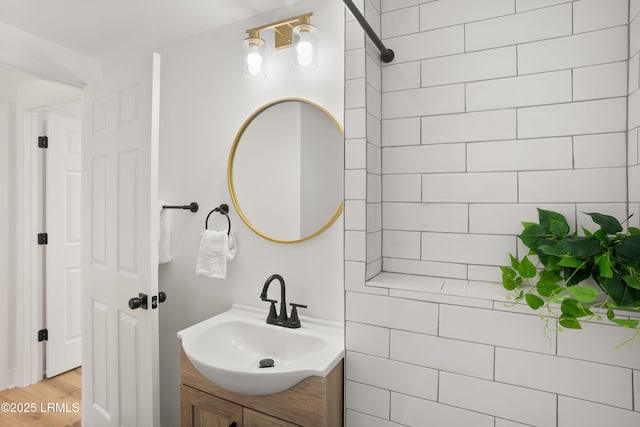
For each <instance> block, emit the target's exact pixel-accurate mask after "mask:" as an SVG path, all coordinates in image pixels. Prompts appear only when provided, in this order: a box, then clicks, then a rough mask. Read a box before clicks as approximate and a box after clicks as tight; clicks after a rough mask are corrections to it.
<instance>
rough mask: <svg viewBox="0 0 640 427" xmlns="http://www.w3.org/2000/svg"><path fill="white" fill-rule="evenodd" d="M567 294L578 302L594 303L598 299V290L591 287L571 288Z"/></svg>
mask: <svg viewBox="0 0 640 427" xmlns="http://www.w3.org/2000/svg"><path fill="white" fill-rule="evenodd" d="M567 292H569V294H570V295H571V296H572V297H574V298H575V299H576V300H578V301H580V302H594V301H595V300H596V299H597V298H598V294H599V292H598V290H597V289H596V288H592V287H591V286H580V285H578V286H571V287H568V288H567Z"/></svg>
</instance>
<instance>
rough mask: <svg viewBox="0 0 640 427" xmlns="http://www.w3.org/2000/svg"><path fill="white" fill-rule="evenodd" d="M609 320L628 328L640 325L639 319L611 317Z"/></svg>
mask: <svg viewBox="0 0 640 427" xmlns="http://www.w3.org/2000/svg"><path fill="white" fill-rule="evenodd" d="M611 321H612V322H613V323H615V324H617V325H620V326H622V327H623V328H630V329H636V328H637V327H638V325H640V320H630V319H611Z"/></svg>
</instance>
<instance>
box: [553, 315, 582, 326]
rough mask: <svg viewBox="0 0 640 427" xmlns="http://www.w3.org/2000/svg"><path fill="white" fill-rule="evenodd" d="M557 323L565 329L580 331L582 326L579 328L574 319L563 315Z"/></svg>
mask: <svg viewBox="0 0 640 427" xmlns="http://www.w3.org/2000/svg"><path fill="white" fill-rule="evenodd" d="M558 321H559V323H560V325H561V326H564V327H565V328H567V329H582V326H580V321H579V320H578V319H576V318H575V317H571V316H567V315H564V314H563V315H561V316H560V318H559V319H558Z"/></svg>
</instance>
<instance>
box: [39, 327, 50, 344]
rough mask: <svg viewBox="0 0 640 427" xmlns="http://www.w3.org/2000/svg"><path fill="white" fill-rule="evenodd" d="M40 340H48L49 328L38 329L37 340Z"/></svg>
mask: <svg viewBox="0 0 640 427" xmlns="http://www.w3.org/2000/svg"><path fill="white" fill-rule="evenodd" d="M41 341H49V330H48V329H40V330H39V331H38V342H41Z"/></svg>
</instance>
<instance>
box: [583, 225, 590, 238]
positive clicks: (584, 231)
mask: <svg viewBox="0 0 640 427" xmlns="http://www.w3.org/2000/svg"><path fill="white" fill-rule="evenodd" d="M582 232H583V233H584V235H585V236H587V237H589V236H593V233H592V232H590V231H589V230H587V229H586V228H584V227H582Z"/></svg>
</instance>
